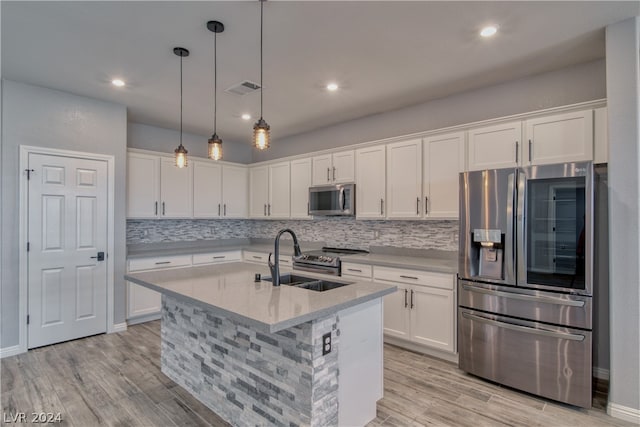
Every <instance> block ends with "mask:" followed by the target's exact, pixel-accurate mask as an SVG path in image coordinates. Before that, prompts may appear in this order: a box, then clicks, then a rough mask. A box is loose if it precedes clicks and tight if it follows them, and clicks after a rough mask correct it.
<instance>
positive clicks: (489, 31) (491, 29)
mask: <svg viewBox="0 0 640 427" xmlns="http://www.w3.org/2000/svg"><path fill="white" fill-rule="evenodd" d="M497 32H498V28H497V27H496V26H495V25H489V26H487V27H484V28H483V29H482V30H480V35H481V36H482V37H491V36H493V35H495V33H497Z"/></svg>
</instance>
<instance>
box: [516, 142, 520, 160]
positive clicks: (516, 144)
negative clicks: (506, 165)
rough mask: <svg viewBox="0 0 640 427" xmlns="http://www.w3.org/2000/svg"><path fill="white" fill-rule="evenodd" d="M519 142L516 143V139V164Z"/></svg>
mask: <svg viewBox="0 0 640 427" xmlns="http://www.w3.org/2000/svg"><path fill="white" fill-rule="evenodd" d="M519 146H520V144H518V141H516V164H517V163H518V148H519Z"/></svg>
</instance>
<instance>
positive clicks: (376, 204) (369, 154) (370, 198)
mask: <svg viewBox="0 0 640 427" xmlns="http://www.w3.org/2000/svg"><path fill="white" fill-rule="evenodd" d="M356 163H357V167H356V170H357V172H356V216H357V217H358V218H359V219H360V218H384V216H385V212H384V208H385V206H384V203H385V187H386V149H385V147H384V146H377V147H368V148H361V149H359V150H357V151H356Z"/></svg>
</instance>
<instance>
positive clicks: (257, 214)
mask: <svg viewBox="0 0 640 427" xmlns="http://www.w3.org/2000/svg"><path fill="white" fill-rule="evenodd" d="M268 203H269V168H268V167H266V166H258V167H254V168H251V169H249V217H251V218H266V217H267V204H268Z"/></svg>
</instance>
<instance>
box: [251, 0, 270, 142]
mask: <svg viewBox="0 0 640 427" xmlns="http://www.w3.org/2000/svg"><path fill="white" fill-rule="evenodd" d="M264 2H265V0H260V119H259V120H258V121H257V122H256V124H254V125H253V145H254V146H255V147H256V148H257V149H259V150H266V149H267V148H269V139H270V138H269V130H270V129H271V127H270V126H269V125H268V124H267V122H265V121H264V119H263V118H262V94H263V92H264V88H263V86H262V74H263V73H262V68H263V67H262V34H263V31H262V24H263V21H264V18H263V16H264Z"/></svg>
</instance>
